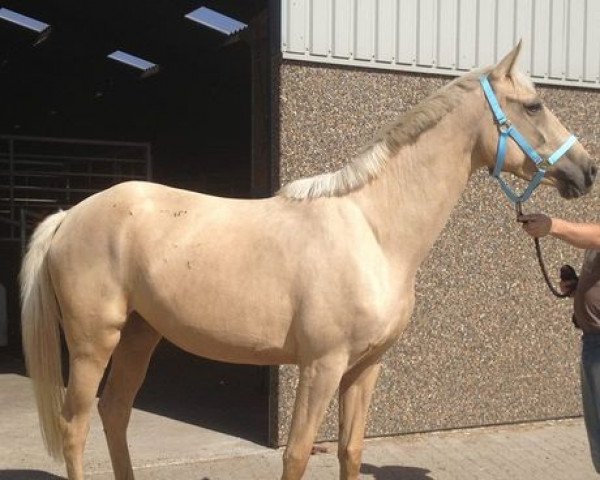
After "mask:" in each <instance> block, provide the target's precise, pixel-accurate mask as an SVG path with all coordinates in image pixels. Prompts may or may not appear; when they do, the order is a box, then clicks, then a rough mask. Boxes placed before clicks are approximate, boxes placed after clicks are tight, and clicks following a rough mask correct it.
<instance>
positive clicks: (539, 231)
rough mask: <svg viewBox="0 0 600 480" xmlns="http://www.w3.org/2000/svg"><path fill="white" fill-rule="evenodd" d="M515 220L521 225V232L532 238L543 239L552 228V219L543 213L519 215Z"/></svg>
mask: <svg viewBox="0 0 600 480" xmlns="http://www.w3.org/2000/svg"><path fill="white" fill-rule="evenodd" d="M517 220H518V221H519V222H521V223H522V224H523V230H525V231H526V232H527V233H528V234H529V235H531V236H532V237H534V238H540V237H545V236H546V235H548V234H549V233H550V229H551V228H552V219H551V218H550V217H549V216H548V215H544V214H543V213H532V214H529V215H519V217H518V218H517Z"/></svg>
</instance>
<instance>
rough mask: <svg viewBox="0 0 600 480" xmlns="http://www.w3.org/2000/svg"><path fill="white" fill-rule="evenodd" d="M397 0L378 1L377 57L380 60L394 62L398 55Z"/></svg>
mask: <svg viewBox="0 0 600 480" xmlns="http://www.w3.org/2000/svg"><path fill="white" fill-rule="evenodd" d="M397 6H398V1H397V0H378V2H377V29H376V32H375V33H376V35H377V51H376V52H375V58H376V60H377V61H379V62H393V61H394V56H395V55H396V16H397V13H396V7H397Z"/></svg>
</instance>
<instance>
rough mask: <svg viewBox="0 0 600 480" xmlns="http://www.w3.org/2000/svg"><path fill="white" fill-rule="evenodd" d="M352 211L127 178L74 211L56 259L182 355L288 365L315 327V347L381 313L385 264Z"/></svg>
mask: <svg viewBox="0 0 600 480" xmlns="http://www.w3.org/2000/svg"><path fill="white" fill-rule="evenodd" d="M353 215H354V213H353V210H352V208H351V207H349V206H347V204H345V203H342V202H341V201H340V202H338V201H336V200H335V199H333V200H327V199H318V200H316V201H312V202H311V203H310V204H302V203H301V202H300V203H299V202H294V201H290V200H287V199H281V198H278V197H274V198H270V199H263V200H239V199H227V198H219V197H213V196H209V195H203V194H198V193H195V192H188V191H185V190H178V189H174V188H169V187H164V186H161V185H156V184H151V183H144V182H131V183H126V184H121V185H118V186H116V187H113V188H111V189H108V190H106V191H104V192H102V193H100V194H97V195H95V196H93V197H90V198H89V199H88V200H86V201H84V202H82V203H81V204H79V205H78V206H76V207H74V208H73V209H72V211H71V212H70V213H69V215H68V216H67V219H66V220H65V223H64V225H63V226H61V228H60V229H59V231H58V233H57V246H56V248H55V254H54V257H55V258H56V259H59V260H60V262H62V264H63V265H64V266H67V268H65V269H63V270H64V271H65V272H71V273H72V272H77V274H76V275H71V278H70V279H69V280H67V282H68V283H69V284H70V285H71V286H72V288H73V289H75V290H77V289H79V290H78V291H82V289H84V290H85V289H86V288H87V289H88V290H89V293H87V295H95V294H97V292H98V288H97V286H94V285H96V284H97V283H98V281H99V280H98V279H101V282H102V283H103V284H105V285H108V286H109V288H108V290H109V293H110V292H111V291H112V290H111V288H113V287H114V286H119V287H118V288H121V289H122V291H123V300H122V301H123V302H125V303H126V304H127V308H128V309H129V310H136V311H137V312H139V313H140V314H141V315H142V316H143V317H144V318H146V320H147V321H148V322H150V323H151V324H152V325H153V326H154V328H155V329H157V330H158V331H159V332H160V333H161V334H162V335H164V336H166V337H167V338H169V339H170V340H171V341H173V342H174V343H176V344H177V345H179V346H181V347H182V348H184V349H186V350H188V351H191V352H193V353H196V354H199V355H203V356H206V357H210V358H214V359H218V360H225V361H232V362H243V363H267V364H269V363H273V364H274V363H292V362H294V361H295V359H296V355H297V341H298V338H305V337H306V336H311V337H312V336H313V335H315V333H316V332H317V331H322V332H325V333H326V334H324V335H322V336H320V338H317V339H313V340H314V341H313V340H311V341H313V343H315V344H316V343H319V342H320V343H323V348H330V347H331V346H330V345H329V344H327V345H325V342H329V343H330V342H338V341H341V337H343V336H344V335H350V334H352V329H351V328H349V324H350V323H351V320H352V319H350V318H348V316H349V314H350V315H356V314H357V313H359V312H360V313H359V315H360V316H361V317H362V316H363V315H365V316H368V315H370V313H369V312H373V311H374V310H378V309H380V307H381V305H384V307H383V308H384V309H385V310H387V303H388V300H387V299H386V298H382V297H381V292H383V291H386V290H387V289H385V288H381V283H380V280H379V278H380V277H381V272H382V270H381V269H382V265H383V263H384V262H385V259H383V258H381V255H380V251H379V250H378V247H377V245H376V242H375V241H374V240H373V239H372V238H370V237H369V235H372V234H371V233H369V231H367V230H365V229H364V228H363V225H362V223H361V221H362V219H361V218H358V217H357V218H354V216H353ZM81 265H85V266H86V269H84V271H82V269H81V268H79V267H80V266H81ZM69 266H70V267H69ZM82 277H83V278H82ZM384 280H385V279H384ZM94 282H95V283H94ZM114 288H117V287H114ZM386 297H387V294H386ZM305 317H311V318H305ZM357 320H358V319H357ZM361 320H364V319H361ZM363 323H364V322H363ZM361 330H362V327H361ZM365 340H366V339H365ZM366 341H367V340H366Z"/></svg>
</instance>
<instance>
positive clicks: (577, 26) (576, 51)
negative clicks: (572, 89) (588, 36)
mask: <svg viewBox="0 0 600 480" xmlns="http://www.w3.org/2000/svg"><path fill="white" fill-rule="evenodd" d="M592 1H595V2H597V1H598V0H592ZM570 3H571V5H570V6H571V8H570V10H569V38H568V47H567V78H568V79H571V80H577V79H579V78H583V58H584V55H583V53H584V45H585V28H584V26H585V3H586V2H585V0H570Z"/></svg>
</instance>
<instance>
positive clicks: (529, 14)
mask: <svg viewBox="0 0 600 480" xmlns="http://www.w3.org/2000/svg"><path fill="white" fill-rule="evenodd" d="M516 19H517V21H516V23H515V25H516V37H517V38H520V39H521V40H522V41H523V45H524V46H525V48H524V49H523V52H521V58H520V59H519V62H520V64H521V69H522V70H523V71H524V72H525V73H528V74H531V68H532V67H531V45H532V44H533V36H532V25H533V0H518V6H517V15H516Z"/></svg>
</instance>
